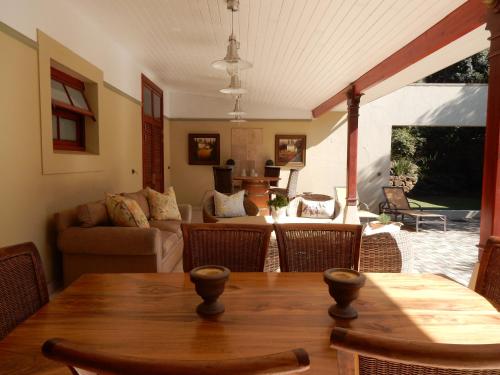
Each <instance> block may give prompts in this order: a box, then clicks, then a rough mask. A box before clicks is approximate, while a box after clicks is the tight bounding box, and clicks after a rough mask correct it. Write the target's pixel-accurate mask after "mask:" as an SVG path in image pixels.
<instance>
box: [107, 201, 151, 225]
mask: <svg viewBox="0 0 500 375" xmlns="http://www.w3.org/2000/svg"><path fill="white" fill-rule="evenodd" d="M105 202H106V208H107V210H108V215H109V217H110V219H111V221H112V223H113V224H114V225H116V226H120V227H139V228H149V222H148V219H146V215H144V212H143V211H142V209H141V207H140V206H139V204H138V203H137V202H136V201H135V200H133V199H129V198H125V197H124V196H121V195H116V194H107V195H106V200H105Z"/></svg>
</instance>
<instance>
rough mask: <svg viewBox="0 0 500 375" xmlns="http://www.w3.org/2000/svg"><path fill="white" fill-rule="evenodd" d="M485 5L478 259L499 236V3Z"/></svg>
mask: <svg viewBox="0 0 500 375" xmlns="http://www.w3.org/2000/svg"><path fill="white" fill-rule="evenodd" d="M489 3H490V5H489V9H488V16H487V17H488V18H487V23H486V29H487V30H489V31H490V32H491V38H490V40H491V45H490V54H489V62H490V71H489V80H488V107H487V114H486V137H485V143H484V166H483V194H482V202H481V229H480V239H479V257H481V254H482V249H483V248H484V246H485V244H486V241H487V240H488V237H489V236H499V235H500V0H494V1H491V0H490V1H489Z"/></svg>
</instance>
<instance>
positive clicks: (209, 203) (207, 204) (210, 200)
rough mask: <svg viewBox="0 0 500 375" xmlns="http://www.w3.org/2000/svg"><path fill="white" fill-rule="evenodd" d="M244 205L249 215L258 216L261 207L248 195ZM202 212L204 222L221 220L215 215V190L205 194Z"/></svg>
mask: <svg viewBox="0 0 500 375" xmlns="http://www.w3.org/2000/svg"><path fill="white" fill-rule="evenodd" d="M243 206H244V207H245V212H246V214H247V216H257V215H258V214H259V208H258V207H257V206H256V205H255V203H253V202H252V201H251V200H250V199H248V198H247V197H245V198H244V200H243ZM202 214H203V222H204V223H217V222H218V221H219V220H218V219H217V217H216V216H215V205H214V192H213V191H210V192H208V193H207V194H205V197H204V198H203V202H202Z"/></svg>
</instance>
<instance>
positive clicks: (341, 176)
mask: <svg viewBox="0 0 500 375" xmlns="http://www.w3.org/2000/svg"><path fill="white" fill-rule="evenodd" d="M233 127H245V128H262V129H264V149H265V151H266V153H267V158H269V159H273V160H274V136H275V135H276V134H306V135H307V154H306V166H305V167H304V168H303V169H302V170H301V172H300V175H299V184H298V190H299V192H304V191H312V192H315V193H323V194H329V195H332V194H333V188H334V186H339V185H344V184H345V177H346V176H345V166H346V137H347V126H346V122H345V116H344V113H343V112H330V113H328V114H326V115H325V116H323V117H321V118H320V119H316V120H312V121H308V120H300V121H272V120H262V121H249V122H246V123H243V124H238V125H236V124H233V123H231V122H229V121H222V120H189V121H187V120H186V121H185V120H170V147H171V151H170V157H171V160H170V166H171V171H170V175H171V182H172V185H173V186H174V188H175V191H176V194H177V200H178V201H179V202H183V203H191V204H192V205H194V206H199V205H200V203H201V200H202V198H203V194H204V193H205V192H206V191H207V190H210V189H213V187H214V185H213V174H212V167H211V166H201V165H189V164H188V149H187V147H188V146H187V137H188V134H189V133H220V137H221V163H225V162H226V160H227V159H228V158H230V157H231V129H232V128H233ZM281 177H282V180H281V181H280V185H286V181H287V178H288V173H287V171H284V172H282V174H281Z"/></svg>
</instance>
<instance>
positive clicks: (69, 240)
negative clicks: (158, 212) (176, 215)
mask: <svg viewBox="0 0 500 375" xmlns="http://www.w3.org/2000/svg"><path fill="white" fill-rule="evenodd" d="M122 195H124V196H127V197H129V198H132V199H134V200H136V201H137V202H138V203H139V205H140V206H141V208H142V210H143V211H144V213H145V214H146V217H147V218H148V220H149V224H150V226H151V227H150V228H131V227H115V226H112V224H111V223H110V220H109V217H108V215H107V210H106V206H105V204H104V201H98V202H91V203H86V204H83V205H80V206H78V207H75V208H73V209H70V210H66V211H63V212H60V213H57V214H56V215H55V220H56V226H57V246H58V249H59V250H60V251H61V252H62V254H63V276H64V285H65V286H66V285H69V284H70V283H71V282H73V281H74V280H76V279H77V278H78V277H79V276H80V275H82V274H84V273H127V272H170V271H172V270H173V269H174V268H175V267H176V265H177V264H178V263H179V262H180V261H181V259H182V250H183V240H182V232H181V229H180V226H181V222H180V221H173V220H166V221H158V220H151V216H150V213H149V206H148V202H147V199H146V195H145V191H144V190H141V191H138V192H136V193H123V194H122ZM179 210H180V212H181V216H182V222H191V215H192V213H191V212H192V209H191V206H190V205H188V204H184V205H179Z"/></svg>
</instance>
